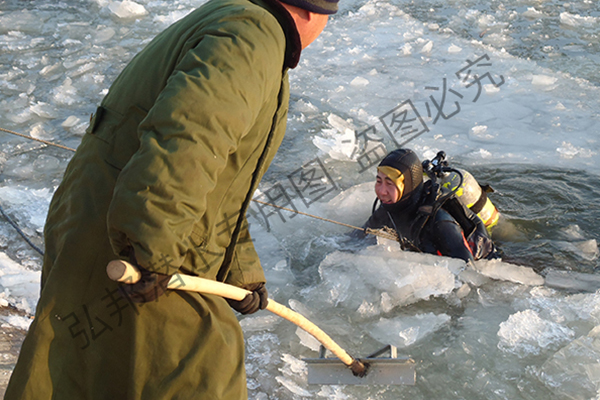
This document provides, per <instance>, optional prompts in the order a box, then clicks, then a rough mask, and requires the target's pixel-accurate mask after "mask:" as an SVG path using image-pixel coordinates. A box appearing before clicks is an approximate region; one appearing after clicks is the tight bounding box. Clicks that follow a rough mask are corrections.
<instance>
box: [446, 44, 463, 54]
mask: <svg viewBox="0 0 600 400" xmlns="http://www.w3.org/2000/svg"><path fill="white" fill-rule="evenodd" d="M461 51H462V48H461V47H459V46H457V45H455V44H451V45H450V47H448V53H450V54H455V53H460V52H461Z"/></svg>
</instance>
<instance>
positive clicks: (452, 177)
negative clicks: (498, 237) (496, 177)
mask: <svg viewBox="0 0 600 400" xmlns="http://www.w3.org/2000/svg"><path fill="white" fill-rule="evenodd" d="M459 171H460V172H461V173H462V176H463V179H462V184H461V183H460V177H459V176H458V174H457V173H455V172H450V173H445V175H444V177H443V178H442V186H443V187H446V188H448V189H450V190H454V189H455V188H457V190H456V197H458V200H460V202H461V203H463V204H464V205H465V206H467V207H469V208H470V209H471V210H472V211H473V212H474V213H475V214H477V216H478V217H479V218H481V220H482V221H483V223H484V224H485V227H486V228H487V230H488V232H490V233H491V229H492V228H493V227H494V226H496V225H497V224H498V219H499V218H500V213H499V212H498V210H497V209H496V207H495V206H494V204H493V203H492V201H491V200H490V199H489V197H488V196H487V194H488V193H492V192H493V191H494V189H492V188H491V187H490V186H489V185H486V186H481V185H480V184H479V183H478V182H477V180H475V178H474V177H473V175H471V174H470V173H469V172H467V171H465V170H462V169H461V170H459Z"/></svg>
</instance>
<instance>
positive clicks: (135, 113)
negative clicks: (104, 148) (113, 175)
mask: <svg viewBox="0 0 600 400" xmlns="http://www.w3.org/2000/svg"><path fill="white" fill-rule="evenodd" d="M146 115H147V112H146V111H144V110H143V109H141V108H140V107H138V106H131V107H129V109H128V110H127V112H126V113H125V115H124V116H123V119H122V120H121V121H120V122H119V123H118V124H117V125H116V126H115V129H114V132H113V138H112V141H111V145H110V146H111V148H110V151H109V153H108V155H107V157H106V162H107V163H109V164H110V165H112V166H113V167H115V168H117V169H119V170H121V169H123V167H124V166H125V164H127V162H128V161H129V159H130V158H131V157H132V156H133V154H134V153H135V152H136V151H138V149H139V148H140V141H139V139H138V126H139V125H140V123H141V122H142V120H143V119H144V118H146Z"/></svg>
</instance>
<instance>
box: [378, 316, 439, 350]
mask: <svg viewBox="0 0 600 400" xmlns="http://www.w3.org/2000/svg"><path fill="white" fill-rule="evenodd" d="M448 321H450V317H449V316H448V315H446V314H439V315H435V314H433V313H427V314H417V315H415V316H411V317H397V318H391V319H386V318H381V319H380V320H379V321H378V322H377V323H375V324H374V325H373V326H372V327H371V329H370V331H369V334H370V335H371V336H372V337H373V338H374V339H376V340H378V341H380V342H381V343H384V344H391V345H394V346H396V347H398V348H405V347H408V346H410V345H413V344H415V343H417V342H418V341H419V340H421V339H423V338H424V337H426V336H427V335H430V334H431V333H433V332H435V331H437V330H438V329H440V327H442V326H443V325H444V324H446V323H447V322H448Z"/></svg>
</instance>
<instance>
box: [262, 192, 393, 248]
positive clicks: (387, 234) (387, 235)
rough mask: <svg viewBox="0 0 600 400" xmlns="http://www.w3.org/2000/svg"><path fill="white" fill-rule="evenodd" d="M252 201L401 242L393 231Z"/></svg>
mask: <svg viewBox="0 0 600 400" xmlns="http://www.w3.org/2000/svg"><path fill="white" fill-rule="evenodd" d="M252 201H254V202H256V203H259V204H264V205H267V206H271V207H275V208H279V209H281V210H285V211H289V212H293V213H296V214H300V215H305V216H307V217H311V218H314V219H319V220H321V221H326V222H331V223H332V224H336V225H341V226H345V227H346V228H351V229H356V230H359V231H362V232H365V233H368V234H371V235H375V236H379V237H382V238H385V239H390V240H394V241H396V242H398V241H399V239H398V234H397V233H396V232H394V231H392V230H389V229H371V228H366V229H364V228H359V227H358V226H354V225H349V224H345V223H343V222H338V221H334V220H332V219H329V218H323V217H319V216H317V215H312V214H307V213H305V212H302V211H297V210H292V209H291V208H287V207H282V206H278V205H275V204H271V203H267V202H264V201H260V200H256V199H252Z"/></svg>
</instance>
